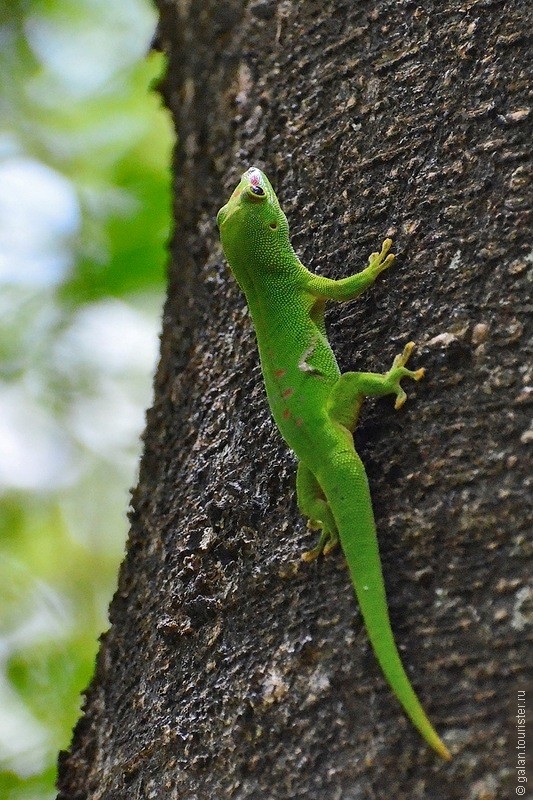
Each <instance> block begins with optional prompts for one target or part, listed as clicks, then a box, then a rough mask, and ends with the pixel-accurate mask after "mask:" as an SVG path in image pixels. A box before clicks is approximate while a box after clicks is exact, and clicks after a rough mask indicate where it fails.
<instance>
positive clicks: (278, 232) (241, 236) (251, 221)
mask: <svg viewBox="0 0 533 800" xmlns="http://www.w3.org/2000/svg"><path fill="white" fill-rule="evenodd" d="M217 225H218V227H219V230H220V239H221V242H222V248H223V250H224V253H225V255H226V257H227V259H228V261H229V262H230V264H231V265H232V266H234V262H235V256H236V255H237V254H242V255H243V256H245V257H246V258H248V259H250V258H252V259H254V257H257V258H259V257H260V256H261V254H262V253H270V254H272V253H275V252H276V251H277V250H278V249H279V248H280V247H283V246H286V245H287V244H288V241H289V226H288V223H287V218H286V216H285V214H284V213H283V211H282V210H281V208H280V205H279V201H278V198H277V197H276V193H275V192H274V189H273V188H272V186H271V184H270V181H269V180H268V178H267V176H266V175H265V173H264V172H262V171H261V170H260V169H259V168H258V167H250V169H247V170H246V172H244V173H243V174H242V175H241V179H240V181H239V183H238V185H237V187H236V188H235V190H234V191H233V194H232V195H231V197H230V199H229V200H228V202H227V203H226V205H225V206H222V208H221V209H220V211H219V212H218V214H217Z"/></svg>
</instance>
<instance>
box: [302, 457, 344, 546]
mask: <svg viewBox="0 0 533 800" xmlns="http://www.w3.org/2000/svg"><path fill="white" fill-rule="evenodd" d="M296 498H297V501H298V508H299V509H300V511H301V513H302V514H303V515H304V516H306V517H309V521H308V523H307V527H308V528H310V529H311V530H320V531H321V533H320V536H319V539H318V542H317V543H316V545H315V547H313V549H312V550H307V551H306V552H305V553H302V558H303V560H304V561H314V560H315V558H318V556H319V555H320V554H321V553H324V555H327V554H328V553H330V552H331V551H332V550H333V549H334V548H335V547H336V545H337V544H338V542H339V532H338V530H337V525H336V524H335V520H334V519H333V514H332V513H331V509H330V507H329V504H328V502H327V500H326V498H325V496H324V492H323V491H322V489H321V487H320V484H319V482H318V481H317V479H316V478H315V476H314V475H313V473H312V472H311V470H310V469H309V467H307V466H306V465H305V464H303V463H302V462H301V461H300V463H299V464H298V472H297V474H296Z"/></svg>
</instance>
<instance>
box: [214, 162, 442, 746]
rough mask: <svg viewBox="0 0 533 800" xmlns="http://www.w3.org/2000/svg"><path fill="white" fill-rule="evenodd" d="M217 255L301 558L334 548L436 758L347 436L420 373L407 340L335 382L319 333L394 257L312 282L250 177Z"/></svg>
mask: <svg viewBox="0 0 533 800" xmlns="http://www.w3.org/2000/svg"><path fill="white" fill-rule="evenodd" d="M217 223H218V226H219V229H220V238H221V242H222V247H223V250H224V254H225V256H226V258H227V260H228V262H229V265H230V267H231V270H232V272H233V274H234V276H235V278H236V279H237V282H238V283H239V286H240V287H241V289H242V290H243V292H244V293H245V295H246V300H247V302H248V307H249V309H250V313H251V315H252V319H253V322H254V326H255V332H256V336H257V343H258V347H259V355H260V358H261V367H262V370H263V376H264V380H265V386H266V391H267V396H268V401H269V403H270V408H271V410H272V414H273V416H274V419H275V421H276V424H277V426H278V428H279V430H280V432H281V434H282V436H283V438H284V439H285V441H286V442H287V444H288V445H289V447H290V448H291V449H292V450H293V451H294V452H295V454H296V456H297V457H298V460H299V464H298V473H297V479H296V489H297V499H298V506H299V509H300V511H301V512H302V514H304V515H305V516H307V517H308V518H309V522H308V525H309V527H310V528H313V529H318V530H321V535H320V539H319V541H318V544H317V546H316V547H315V548H314V549H313V550H311V551H310V552H308V553H304V555H303V558H304V559H305V560H307V561H310V560H312V559H314V558H316V557H317V556H318V555H319V554H320V553H321V552H324V553H327V552H329V551H330V550H331V549H332V548H333V547H334V546H335V545H336V543H337V542H338V540H339V539H340V542H341V546H342V549H343V551H344V555H345V557H346V561H347V562H348V567H349V569H350V575H351V578H352V581H353V585H354V588H355V593H356V595H357V599H358V601H359V605H360V608H361V612H362V615H363V619H364V621H365V625H366V629H367V632H368V636H369V638H370V641H371V643H372V646H373V648H374V652H375V654H376V657H377V659H378V661H379V664H380V665H381V668H382V670H383V673H384V674H385V676H386V678H387V680H388V682H389V684H390V685H391V687H392V689H393V691H394V693H395V694H396V697H397V698H398V700H399V701H400V703H401V704H402V706H403V708H404V709H405V711H406V713H407V715H408V716H409V718H410V719H411V720H412V722H413V724H414V725H415V726H416V728H418V730H419V731H420V733H421V734H422V736H423V737H424V739H425V740H426V741H427V742H428V744H430V745H431V747H433V748H434V750H436V752H437V753H438V754H439V755H440V756H442V757H443V758H445V759H450V758H451V756H450V753H449V751H448V749H447V747H446V746H445V745H444V743H443V742H442V741H441V739H440V738H439V736H438V735H437V733H436V731H435V730H434V728H433V726H432V725H431V723H430V721H429V720H428V718H427V716H426V714H425V712H424V710H423V708H422V706H421V705H420V702H419V700H418V698H417V696H416V694H415V692H414V690H413V688H412V686H411V684H410V682H409V678H408V677H407V675H406V673H405V670H404V668H403V666H402V662H401V660H400V656H399V653H398V650H397V648H396V644H395V642H394V636H393V633H392V630H391V626H390V621H389V613H388V609H387V600H386V596H385V587H384V583H383V574H382V570H381V562H380V557H379V550H378V543H377V537H376V527H375V523H374V515H373V511H372V503H371V499H370V492H369V488H368V480H367V477H366V473H365V470H364V467H363V464H362V462H361V460H360V458H359V456H358V455H357V453H356V452H355V448H354V444H353V436H352V434H353V430H354V428H355V425H356V423H357V418H358V416H359V411H360V408H361V404H362V402H363V399H364V397H365V396H370V395H386V394H393V395H395V396H396V404H395V407H396V408H400V407H401V406H402V405H403V403H404V402H405V399H406V395H405V392H404V390H403V389H402V387H401V385H400V381H401V380H402V378H412V379H413V380H415V381H417V380H420V378H422V376H423V374H424V371H423V370H422V369H419V370H416V371H411V370H409V369H407V368H406V366H405V365H406V362H407V360H408V358H409V356H410V354H411V351H412V349H413V347H414V344H413V342H409V344H407V345H406V346H405V348H404V351H403V353H402V354H401V355H399V356H396V358H395V359H394V362H393V364H392V367H391V369H390V370H389V371H388V372H386V373H385V374H384V375H378V374H374V373H365V372H346V373H343V374H341V373H340V371H339V368H338V366H337V362H336V360H335V356H334V355H333V352H332V350H331V347H330V346H329V343H328V340H327V337H326V330H325V327H324V306H325V303H326V301H327V300H351V299H353V298H354V297H357V296H358V295H359V294H360V293H361V292H362V291H363V290H364V289H366V288H367V287H368V286H371V285H372V283H373V282H374V280H375V279H376V277H377V276H378V275H379V273H380V272H382V271H383V270H384V269H387V268H388V267H390V265H391V264H392V262H393V260H394V256H393V255H392V254H390V253H389V250H390V248H391V245H392V242H391V240H390V239H386V240H385V242H384V243H383V246H382V248H381V252H379V253H372V255H371V256H370V258H369V263H368V266H367V267H366V269H364V270H363V271H362V272H359V273H358V274H356V275H352V276H350V277H348V278H343V279H342V280H331V279H329V278H323V277H320V276H318V275H313V273H312V272H309V270H307V269H306V268H305V267H304V266H303V264H302V263H301V262H300V261H299V260H298V257H297V256H296V254H295V252H294V250H293V248H292V246H291V243H290V241H289V226H288V223H287V218H286V217H285V214H284V213H283V211H282V210H281V208H280V205H279V202H278V199H277V197H276V195H275V193H274V190H273V189H272V186H271V185H270V183H269V181H268V179H267V177H266V175H265V174H264V173H263V172H261V170H259V169H257V168H256V167H251V168H250V169H249V170H247V171H246V172H245V173H244V174H243V175H242V178H241V181H240V183H239V184H238V186H237V188H236V189H235V191H234V192H233V194H232V195H231V197H230V199H229V200H228V202H227V203H226V205H225V206H223V208H221V209H220V211H219V212H218V215H217Z"/></svg>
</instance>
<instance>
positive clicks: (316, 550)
mask: <svg viewBox="0 0 533 800" xmlns="http://www.w3.org/2000/svg"><path fill="white" fill-rule="evenodd" d="M307 527H308V528H310V529H311V530H317V528H321V527H322V523H320V522H317V521H316V520H309V522H308V523H307ZM338 543H339V534H338V533H337V531H330V530H327V529H323V530H322V533H321V534H320V537H319V539H318V542H317V543H316V545H315V547H313V548H312V550H306V551H305V552H304V553H302V560H303V561H314V560H315V559H317V558H318V556H319V555H320V554H321V553H323V554H324V555H325V556H327V555H328V553H331V551H332V550H334V549H335V547H336V546H337V545H338Z"/></svg>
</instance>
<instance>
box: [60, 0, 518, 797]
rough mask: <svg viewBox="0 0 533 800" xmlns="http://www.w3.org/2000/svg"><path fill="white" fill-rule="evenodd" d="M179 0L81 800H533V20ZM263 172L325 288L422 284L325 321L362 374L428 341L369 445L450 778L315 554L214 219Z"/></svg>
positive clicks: (387, 555) (72, 787)
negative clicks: (390, 261)
mask: <svg viewBox="0 0 533 800" xmlns="http://www.w3.org/2000/svg"><path fill="white" fill-rule="evenodd" d="M158 5H159V7H160V10H161V24H160V32H161V38H162V41H163V42H164V44H165V47H166V49H167V50H168V53H169V68H168V75H167V78H166V80H165V84H164V87H163V93H164V97H165V99H166V102H167V104H168V106H169V108H170V109H171V111H172V113H173V115H174V118H175V124H176V130H177V134H178V137H179V145H178V147H177V151H176V159H175V165H174V169H175V178H176V193H175V195H176V206H175V214H176V232H175V235H174V239H173V244H172V263H171V268H170V281H169V296H168V301H167V303H166V308H165V313H164V326H163V335H162V345H161V361H160V365H159V369H158V372H157V376H156V383H155V401H154V406H153V408H152V409H151V411H150V412H149V414H148V424H147V430H146V434H145V452H144V456H143V459H142V466H141V474H140V480H139V485H138V487H137V489H136V490H135V492H134V494H133V501H132V507H133V510H132V512H131V534H130V537H129V542H128V549H127V555H126V559H125V561H124V564H123V566H122V569H121V573H120V579H119V586H118V590H117V593H116V595H115V597H114V599H113V602H112V605H111V611H110V618H111V627H110V630H109V631H108V632H107V633H106V634H105V636H104V637H103V639H102V646H101V651H100V655H99V657H98V662H97V668H96V674H95V677H94V680H93V683H92V685H91V686H90V688H89V690H88V692H87V698H86V702H85V708H84V713H83V716H82V718H81V720H80V722H79V723H78V726H77V728H76V730H75V734H74V739H73V743H72V746H71V749H70V751H69V753H64V754H62V756H61V759H60V777H59V786H60V795H59V796H60V797H61V798H62V800H67V799H68V800H73V799H74V798H113V800H122V798H124V799H125V798H149V797H151V798H184V799H185V798H186V799H187V800H193V798H198V800H204V799H208V798H229V797H231V798H236V799H238V800H244V798H272V800H278V799H279V800H282V799H285V798H306V799H307V800H314V799H315V798H316V799H318V798H343V800H348V799H349V800H355V798H388V797H394V798H397V799H400V800H401V798H439V799H440V798H450V800H452V799H454V798H457V800H459V798H460V799H461V800H464V798H471V799H472V800H481V799H482V798H483V799H484V800H489V799H490V798H494V799H495V798H498V799H499V798H503V797H507V796H515V790H514V787H515V785H516V784H515V783H513V781H516V777H515V772H516V770H515V766H516V751H515V749H514V748H515V747H516V719H515V718H514V716H513V715H514V714H516V701H517V696H516V693H517V690H518V689H519V688H521V689H525V688H526V687H525V685H524V681H525V679H524V678H523V670H524V667H525V664H526V649H525V648H526V640H525V637H524V625H525V621H526V613H527V611H528V598H529V608H530V605H531V601H530V597H531V596H530V595H528V593H527V588H526V586H527V583H526V578H527V573H528V569H527V564H526V555H527V553H526V544H527V538H526V534H527V529H526V522H525V520H526V519H527V515H526V514H525V505H526V502H527V497H528V495H527V486H526V482H527V475H528V471H527V464H526V450H527V446H528V444H530V443H531V440H532V438H533V435H532V434H531V432H529V433H528V431H527V423H528V419H527V416H526V410H527V409H526V407H527V403H528V400H530V399H531V397H532V395H531V394H528V391H527V389H526V381H527V378H528V366H527V361H526V356H525V343H526V322H527V317H526V312H527V289H528V283H527V272H528V266H530V265H531V257H530V255H528V252H529V251H528V250H527V249H526V224H525V219H526V210H527V209H526V200H525V198H526V179H527V173H526V167H525V164H526V159H527V155H528V134H529V135H530V120H531V116H530V111H529V106H528V100H527V94H526V92H527V79H526V71H525V65H526V64H527V59H526V32H527V31H528V30H530V29H531V24H532V20H531V16H530V15H529V12H528V4H527V3H524V2H521V1H519V0H517V2H512V1H510V2H505V3H504V2H498V0H461V1H458V0H433V1H429V2H426V3H424V4H417V3H415V2H408V0H394V2H392V1H390V2H387V1H386V0H383V1H382V2H379V0H375V1H374V2H357V3H354V2H352V0H349V1H348V0H345V2H342V0H331V2H325V3H324V2H323V0H320V2H314V1H313V2H305V3H304V2H302V3H298V2H280V3H276V2H270V0H253V2H249V3H240V2H222V1H221V0H216V2H214V1H212V0H208V2H202V3H200V2H186V0H180V1H179V0H158ZM251 164H257V165H258V166H261V167H263V168H264V169H265V170H266V172H267V174H268V175H269V176H270V177H271V179H272V181H273V184H274V185H275V187H276V188H277V190H278V193H279V196H280V198H281V201H282V205H283V206H284V209H285V211H286V213H287V215H288V218H289V222H290V223H291V228H292V233H293V241H294V244H295V246H296V249H297V251H298V252H299V254H300V256H301V258H302V260H303V262H304V263H305V264H307V265H308V266H309V267H310V268H312V269H314V270H317V271H319V272H322V273H324V274H327V275H329V276H331V277H337V278H338V277H341V276H344V275H348V274H350V273H352V272H354V271H355V270H358V269H360V268H361V267H362V266H364V263H365V262H366V258H367V257H368V254H369V253H370V252H371V251H372V250H374V249H376V248H377V247H378V246H379V245H380V243H381V241H382V239H383V238H384V237H385V236H392V238H393V239H394V242H395V250H396V252H397V254H398V262H397V265H396V266H395V267H394V268H393V269H392V270H390V271H388V272H387V273H385V274H384V275H383V276H382V277H381V278H380V279H379V281H378V282H377V283H376V285H375V286H374V287H373V288H372V289H370V290H368V291H367V292H366V293H365V294H364V295H363V297H362V298H360V299H359V300H358V301H356V302H354V303H352V304H349V305H337V306H332V307H331V310H330V311H329V316H328V320H329V330H330V333H331V339H332V343H333V347H334V350H335V352H336V353H337V355H338V357H339V361H340V365H341V368H342V369H344V370H346V369H353V368H359V369H361V368H362V369H366V370H375V371H383V370H384V369H386V368H387V367H388V366H389V365H390V363H391V360H392V357H393V356H394V355H395V354H396V353H397V352H399V350H400V349H401V347H402V346H403V345H404V344H405V342H407V341H408V340H409V339H411V338H412V339H414V340H415V341H416V342H417V343H418V345H419V349H418V350H417V351H416V357H413V364H414V365H415V366H416V367H420V366H424V367H425V368H426V370H427V378H426V380H425V381H424V382H422V383H421V384H418V385H416V386H415V385H409V387H408V391H409V402H408V403H407V404H406V406H405V407H404V409H402V411H401V412H395V411H394V410H393V407H392V406H393V404H392V402H391V401H390V399H389V398H387V399H383V400H380V401H377V402H368V403H367V406H366V412H365V415H364V419H363V420H362V423H361V425H360V428H359V431H358V433H357V437H356V438H357V444H358V446H359V449H360V452H361V455H362V457H363V460H364V461H365V463H366V465H367V469H368V473H369V478H370V485H371V487H372V492H373V497H374V504H375V510H376V517H377V524H378V530H379V534H380V541H381V550H382V558H383V565H384V571H385V578H386V584H387V590H388V597H389V602H390V609H391V617H392V623H393V628H394V630H395V633H396V636H397V640H398V642H399V644H400V647H401V650H402V652H403V655H404V659H405V663H406V666H407V668H408V671H409V672H410V674H411V677H412V680H413V683H414V685H415V687H416V688H417V690H418V691H419V694H420V697H421V699H422V701H423V703H424V705H425V706H426V708H427V710H428V712H429V714H430V717H431V719H432V720H433V722H434V723H435V725H436V727H437V728H438V730H439V731H440V732H441V733H442V734H443V735H444V738H445V740H446V742H447V744H448V745H449V747H450V748H451V750H452V751H453V753H454V756H455V757H454V760H453V761H452V763H451V764H450V765H447V764H443V763H441V762H440V761H439V760H438V758H437V757H436V756H435V755H434V754H433V753H432V752H430V751H429V749H428V748H427V747H426V746H425V745H424V743H423V742H422V741H421V739H420V737H419V736H418V734H417V733H416V732H415V731H414V730H413V728H412V727H411V725H410V724H409V722H408V721H407V720H406V718H405V717H404V716H403V714H402V712H401V710H400V708H399V706H398V704H397V703H396V701H395V700H394V698H393V697H392V695H391V692H390V691H389V689H388V687H387V686H386V685H385V682H384V680H383V678H382V676H381V674H380V671H379V668H378V667H377V665H376V662H375V660H374V657H373V655H372V652H371V650H370V648H369V645H368V642H367V638H366V635H365V632H364V630H363V628H362V624H361V618H360V615H359V612H358V611H357V606H356V601H355V598H354V596H353V591H352V588H351V586H350V582H349V578H348V574H347V570H346V568H345V566H344V563H343V559H342V555H341V554H340V553H338V554H335V555H332V556H330V557H329V558H327V559H323V560H320V561H318V562H317V563H314V564H312V565H308V564H305V563H303V562H302V561H300V552H301V551H302V550H303V549H305V548H306V547H308V546H309V545H310V543H311V542H312V540H313V537H314V534H310V533H309V532H308V531H307V530H306V528H305V525H304V521H303V520H302V519H301V517H300V516H299V515H298V512H297V509H296V503H295V498H294V476H295V464H294V460H293V458H292V456H291V455H290V454H289V453H288V451H287V449H286V447H285V445H284V444H283V442H282V441H281V439H280V436H279V435H278V433H277V431H276V430H275V428H274V426H273V423H272V422H271V419H270V414H269V411H268V408H267V404H266V398H265V392H264V389H263V386H262V382H261V378H260V371H259V366H258V359H257V353H256V349H255V342H254V336H253V331H252V327H251V323H250V319H249V317H248V315H247V311H246V308H245V303H244V300H243V298H242V296H241V295H240V293H239V290H238V288H237V286H236V285H235V284H234V282H233V281H232V280H231V279H230V277H229V274H228V271H227V268H226V266H225V264H224V262H223V258H222V256H221V251H220V247H219V244H218V237H217V231H216V228H215V223H214V219H215V214H216V211H217V209H218V208H219V207H220V206H221V205H222V203H223V202H225V200H226V198H227V196H228V192H229V191H230V190H231V189H232V187H233V185H234V184H235V182H236V180H237V177H238V175H239V174H240V172H241V171H242V170H243V168H245V167H247V166H249V165H251ZM529 377H530V376H529ZM521 675H522V678H521V677H520V676H521ZM530 780H533V775H531V774H530Z"/></svg>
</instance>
